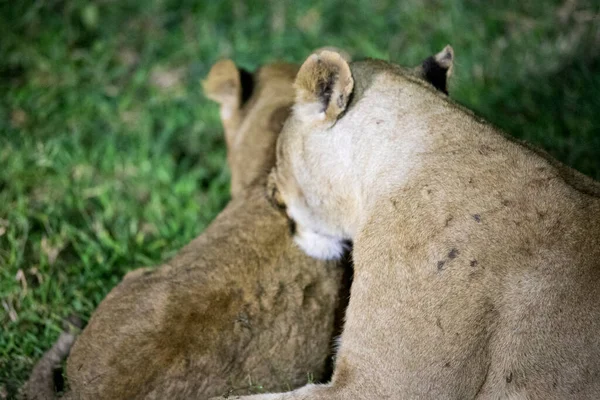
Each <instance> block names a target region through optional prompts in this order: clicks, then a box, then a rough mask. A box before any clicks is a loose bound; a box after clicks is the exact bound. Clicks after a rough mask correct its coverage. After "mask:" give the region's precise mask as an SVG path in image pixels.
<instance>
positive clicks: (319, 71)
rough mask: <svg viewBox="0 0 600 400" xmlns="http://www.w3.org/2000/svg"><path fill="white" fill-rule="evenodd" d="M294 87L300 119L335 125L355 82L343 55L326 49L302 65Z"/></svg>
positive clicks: (296, 107) (313, 55)
mask: <svg viewBox="0 0 600 400" xmlns="http://www.w3.org/2000/svg"><path fill="white" fill-rule="evenodd" d="M294 87H295V89H296V103H295V104H294V114H295V115H296V116H297V117H299V118H300V119H302V120H304V121H307V122H308V121H310V122H319V121H321V122H329V123H332V122H334V121H335V120H336V119H337V117H338V116H339V115H340V114H341V113H342V112H343V111H344V110H345V109H346V106H347V105H348V100H349V98H350V94H351V93H352V88H353V87H354V80H353V79H352V73H351V72H350V66H349V65H348V62H347V61H346V60H345V59H344V57H343V56H342V55H340V54H339V53H337V52H334V51H328V50H323V51H320V52H317V53H314V54H312V55H311V56H310V57H309V58H308V59H307V60H306V61H305V62H304V64H302V67H300V71H298V75H297V76H296V81H295V82H294Z"/></svg>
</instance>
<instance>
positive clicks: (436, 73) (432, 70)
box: [423, 56, 448, 94]
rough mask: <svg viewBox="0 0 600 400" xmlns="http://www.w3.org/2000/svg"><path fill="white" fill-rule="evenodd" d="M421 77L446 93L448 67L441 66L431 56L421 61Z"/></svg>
mask: <svg viewBox="0 0 600 400" xmlns="http://www.w3.org/2000/svg"><path fill="white" fill-rule="evenodd" d="M423 78H425V80H426V81H427V82H429V83H431V84H432V85H433V87H435V88H436V89H437V90H439V91H441V92H443V93H445V94H448V89H447V85H446V82H447V78H448V68H444V67H442V66H441V65H440V64H438V62H437V61H436V60H435V58H434V57H433V56H431V57H427V58H426V59H425V61H423Z"/></svg>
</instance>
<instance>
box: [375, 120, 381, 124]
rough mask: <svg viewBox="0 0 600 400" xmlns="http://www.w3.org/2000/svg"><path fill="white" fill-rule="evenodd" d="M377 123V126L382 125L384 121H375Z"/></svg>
mask: <svg viewBox="0 0 600 400" xmlns="http://www.w3.org/2000/svg"><path fill="white" fill-rule="evenodd" d="M375 123H376V124H377V125H381V124H382V123H383V120H382V119H378V120H377V121H375Z"/></svg>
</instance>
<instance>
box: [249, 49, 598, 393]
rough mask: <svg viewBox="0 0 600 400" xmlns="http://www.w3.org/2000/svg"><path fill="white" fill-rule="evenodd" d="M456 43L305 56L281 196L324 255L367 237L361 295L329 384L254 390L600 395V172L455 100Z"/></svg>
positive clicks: (359, 253) (284, 140) (357, 282)
mask: <svg viewBox="0 0 600 400" xmlns="http://www.w3.org/2000/svg"><path fill="white" fill-rule="evenodd" d="M442 53H445V54H447V55H448V56H445V55H444V56H441V57H433V58H430V59H428V60H429V61H427V63H429V64H430V63H431V62H437V63H438V64H439V65H437V66H436V67H433V68H432V66H431V65H426V66H421V67H420V68H417V69H411V70H408V69H404V68H401V67H398V66H396V65H392V64H389V63H386V62H383V61H376V60H368V61H363V62H354V63H350V64H346V62H345V61H344V60H342V59H341V58H338V57H335V56H334V55H330V54H323V55H321V56H311V57H310V58H309V59H308V60H307V61H306V62H305V63H304V65H303V66H302V68H301V70H300V72H299V73H298V78H297V79H296V84H295V85H296V88H297V91H298V93H300V94H301V97H298V98H297V99H298V100H297V101H299V102H300V104H298V103H297V104H296V105H295V106H294V110H295V111H294V114H293V115H292V116H291V117H290V119H289V120H288V121H287V122H286V125H285V127H284V129H283V132H282V134H281V136H280V138H279V143H278V154H277V156H278V159H277V167H276V169H275V170H274V171H273V175H272V177H271V178H270V180H271V187H274V188H275V189H273V190H271V191H270V192H271V193H274V195H275V200H276V201H277V202H279V203H281V204H285V205H286V207H287V212H288V214H289V215H290V217H292V218H293V219H294V220H295V222H296V224H297V226H298V228H297V231H301V230H308V231H311V232H313V234H314V235H320V236H322V237H324V239H323V241H322V243H320V244H318V245H316V244H314V245H313V244H310V243H309V244H308V245H305V246H306V250H307V252H309V253H311V252H312V251H313V250H314V248H315V247H319V246H320V248H319V250H318V251H320V252H323V249H322V247H323V246H326V245H327V243H332V240H331V239H332V238H334V239H336V240H337V242H342V241H344V240H347V239H350V240H353V242H354V248H353V261H354V266H355V277H354V282H353V285H352V295H351V299H350V304H349V306H348V310H347V314H346V323H345V326H344V332H343V334H342V337H341V343H340V347H339V352H338V356H337V361H336V366H335V372H334V375H333V378H332V381H331V383H330V384H327V385H308V386H306V387H304V388H300V389H298V390H296V391H293V392H289V393H285V394H270V395H257V396H250V397H243V399H247V400H259V399H260V400H267V399H271V400H274V399H286V400H292V399H311V400H320V399H323V400H324V399H327V400H338V399H348V400H361V399H365V400H366V399H529V400H534V399H540V400H551V399H556V400H558V399H575V398H576V399H599V398H600V335H598V332H599V331H600V302H599V299H600V185H599V184H598V183H597V182H594V181H593V180H591V179H589V178H587V177H585V176H583V175H581V174H579V173H577V172H576V171H573V170H572V169H570V168H568V167H566V166H564V165H561V164H560V163H559V162H557V161H556V160H553V159H552V158H551V157H549V156H547V155H546V154H544V153H543V152H541V151H538V150H534V149H531V148H530V147H528V146H525V145H523V144H521V143H518V142H516V141H514V140H512V139H510V138H509V137H507V136H506V135H504V134H503V133H502V132H499V131H498V130H497V129H495V128H494V127H492V126H490V125H489V124H487V123H486V122H485V121H483V120H481V119H480V118H478V117H476V116H475V115H473V114H472V113H471V112H470V111H468V110H465V109H464V108H463V107H461V106H459V105H457V104H455V103H453V102H452V101H451V100H450V99H449V98H448V97H447V96H446V95H445V94H444V90H445V84H440V82H445V81H444V80H440V79H434V80H433V81H432V80H431V76H432V74H433V76H437V77H438V78H440V76H439V74H440V73H446V74H448V73H449V72H450V71H451V60H449V59H448V57H450V58H453V53H452V51H451V50H450V51H446V52H442ZM319 60H321V62H319ZM328 60H334V61H331V62H330V61H328ZM432 60H433V61H432ZM348 66H349V69H350V71H351V79H352V80H353V89H352V94H351V97H350V99H351V100H349V101H348V102H347V103H346V104H342V105H341V106H339V105H337V104H336V107H337V108H336V109H335V110H338V109H339V110H342V112H339V113H338V114H337V115H335V118H336V119H335V121H333V122H332V121H331V120H327V119H326V120H323V119H322V118H319V117H318V116H315V117H312V118H310V117H309V118H307V116H306V114H304V113H302V115H297V113H298V112H299V110H303V109H304V107H303V103H302V102H307V104H312V103H314V102H315V100H314V99H315V98H317V99H318V100H319V101H320V102H321V103H322V107H324V108H325V109H329V103H330V102H332V101H335V100H336V99H335V97H334V96H333V95H332V96H323V95H321V93H322V91H320V90H318V88H319V85H318V84H316V82H319V81H320V80H321V77H322V76H334V77H335V76H341V75H340V72H339V71H344V70H346V68H347V67H348ZM328 82H330V84H331V86H332V87H333V88H334V89H333V91H332V93H335V90H336V89H335V88H336V87H341V88H346V87H348V85H347V84H346V82H345V81H344V82H338V81H337V78H335V79H332V80H330V81H328ZM306 91H307V92H308V93H309V94H307V93H305V92H306ZM311 93H312V95H313V98H311V97H310V94H311ZM344 99H348V96H344ZM333 117H334V116H333V115H329V114H328V118H333ZM299 243H300V244H302V245H304V244H303V243H305V242H303V241H300V242H299ZM333 247H335V245H333Z"/></svg>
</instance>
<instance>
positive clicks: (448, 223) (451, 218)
mask: <svg viewBox="0 0 600 400" xmlns="http://www.w3.org/2000/svg"><path fill="white" fill-rule="evenodd" d="M453 219H454V217H453V216H452V215H449V216H448V217H447V218H446V222H445V223H444V226H446V227H447V226H448V225H450V222H452V220H453Z"/></svg>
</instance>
